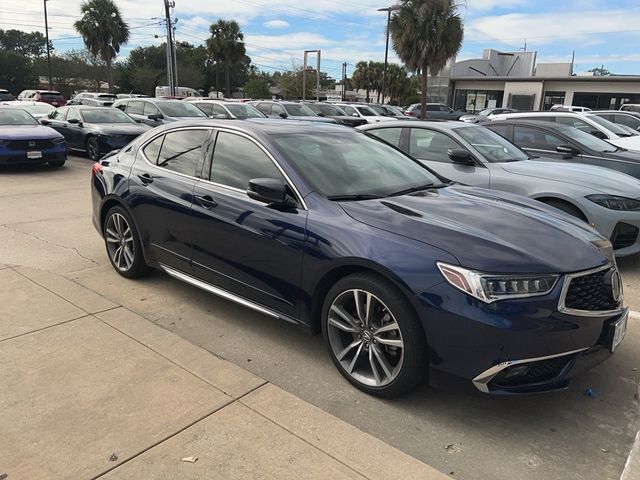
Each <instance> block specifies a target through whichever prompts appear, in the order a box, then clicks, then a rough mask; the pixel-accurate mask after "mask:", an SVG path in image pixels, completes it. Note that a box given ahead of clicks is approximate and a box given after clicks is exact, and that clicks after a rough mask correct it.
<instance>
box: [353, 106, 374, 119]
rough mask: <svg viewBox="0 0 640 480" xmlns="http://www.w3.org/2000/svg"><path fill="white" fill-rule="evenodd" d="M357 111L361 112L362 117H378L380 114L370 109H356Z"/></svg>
mask: <svg viewBox="0 0 640 480" xmlns="http://www.w3.org/2000/svg"><path fill="white" fill-rule="evenodd" d="M356 109H357V110H358V111H359V112H360V114H361V115H363V116H365V117H377V116H378V114H377V113H376V112H374V111H373V110H371V109H370V108H369V107H356Z"/></svg>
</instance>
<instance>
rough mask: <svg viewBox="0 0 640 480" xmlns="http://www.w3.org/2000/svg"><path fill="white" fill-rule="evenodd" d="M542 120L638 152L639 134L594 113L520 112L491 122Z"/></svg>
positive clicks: (496, 118) (498, 117)
mask: <svg viewBox="0 0 640 480" xmlns="http://www.w3.org/2000/svg"><path fill="white" fill-rule="evenodd" d="M511 118H512V119H521V120H542V121H548V122H557V123H561V124H563V125H569V126H570V127H575V128H577V129H579V130H582V131H584V132H587V133H590V134H591V135H593V136H595V137H598V138H601V139H602V140H606V141H607V142H609V143H612V144H613V145H615V146H617V147H620V148H625V149H627V150H632V151H634V152H640V132H637V131H635V130H634V129H632V128H629V127H627V126H626V125H620V124H616V123H613V122H610V121H609V120H606V119H604V118H602V117H599V116H598V115H596V114H595V112H582V113H580V112H520V113H505V114H502V115H494V116H493V117H492V118H491V120H507V119H511Z"/></svg>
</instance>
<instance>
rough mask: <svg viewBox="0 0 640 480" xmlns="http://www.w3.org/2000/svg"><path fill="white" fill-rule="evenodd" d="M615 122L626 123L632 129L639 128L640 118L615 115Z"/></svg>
mask: <svg viewBox="0 0 640 480" xmlns="http://www.w3.org/2000/svg"><path fill="white" fill-rule="evenodd" d="M612 121H613V120H612ZM615 123H619V124H621V125H626V126H627V127H631V128H633V129H634V130H637V129H638V128H640V119H638V118H636V117H632V116H631V115H616V116H615Z"/></svg>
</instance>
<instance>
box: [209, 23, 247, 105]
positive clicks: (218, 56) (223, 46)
mask: <svg viewBox="0 0 640 480" xmlns="http://www.w3.org/2000/svg"><path fill="white" fill-rule="evenodd" d="M209 31H210V32H211V37H209V38H208V39H207V50H208V51H209V55H210V56H211V58H212V59H213V60H215V62H216V63H217V64H221V63H222V64H224V74H225V85H226V95H227V97H231V69H232V67H233V66H234V65H235V64H237V63H239V62H240V61H241V60H243V58H247V56H246V50H245V48H244V42H243V39H244V35H243V34H242V32H241V31H240V25H239V24H238V22H236V21H235V20H229V21H227V20H222V19H220V20H218V21H217V22H216V23H214V24H213V25H211V27H210V28H209ZM216 86H217V85H216Z"/></svg>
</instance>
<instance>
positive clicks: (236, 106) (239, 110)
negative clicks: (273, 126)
mask: <svg viewBox="0 0 640 480" xmlns="http://www.w3.org/2000/svg"><path fill="white" fill-rule="evenodd" d="M225 107H227V110H229V111H230V112H231V115H233V116H234V117H236V118H239V119H240V120H245V119H247V118H266V117H267V116H266V115H265V114H264V113H262V112H261V111H260V110H258V109H257V108H256V107H254V106H253V105H248V104H246V103H228V104H225Z"/></svg>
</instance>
